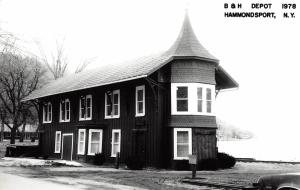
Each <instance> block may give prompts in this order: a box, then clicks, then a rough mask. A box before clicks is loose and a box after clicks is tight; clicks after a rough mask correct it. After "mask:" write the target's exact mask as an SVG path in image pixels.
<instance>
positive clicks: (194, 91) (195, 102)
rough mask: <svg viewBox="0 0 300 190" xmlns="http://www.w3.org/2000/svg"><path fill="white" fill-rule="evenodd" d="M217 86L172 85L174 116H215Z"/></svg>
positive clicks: (172, 110) (172, 109)
mask: <svg viewBox="0 0 300 190" xmlns="http://www.w3.org/2000/svg"><path fill="white" fill-rule="evenodd" d="M214 93H215V86H214V85H210V84H202V83H172V84H171V103H172V104H171V113H172V115H213V105H214V95H215V94H214Z"/></svg>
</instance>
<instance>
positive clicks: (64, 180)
mask: <svg viewBox="0 0 300 190" xmlns="http://www.w3.org/2000/svg"><path fill="white" fill-rule="evenodd" d="M51 181H53V182H56V183H61V184H65V185H72V187H73V188H75V189H87V187H93V189H122V190H133V189H135V190H144V189H143V188H139V187H132V186H128V185H121V184H117V183H116V181H114V183H112V182H107V181H105V179H104V178H102V180H101V181H94V180H87V179H74V178H68V177H56V178H54V179H51Z"/></svg>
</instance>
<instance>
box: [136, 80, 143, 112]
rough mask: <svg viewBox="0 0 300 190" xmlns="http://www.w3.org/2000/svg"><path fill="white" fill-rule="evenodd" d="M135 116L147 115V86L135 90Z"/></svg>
mask: <svg viewBox="0 0 300 190" xmlns="http://www.w3.org/2000/svg"><path fill="white" fill-rule="evenodd" d="M135 115H136V116H137V117H139V116H144V115H145V85H143V86H137V87H136V89H135Z"/></svg>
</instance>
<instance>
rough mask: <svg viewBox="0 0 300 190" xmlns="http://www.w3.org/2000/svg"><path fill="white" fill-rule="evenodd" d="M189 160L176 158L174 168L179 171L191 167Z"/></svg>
mask: <svg viewBox="0 0 300 190" xmlns="http://www.w3.org/2000/svg"><path fill="white" fill-rule="evenodd" d="M190 167H191V166H190V164H189V161H188V160H176V161H174V169H175V170H179V171H185V170H189V169H190Z"/></svg>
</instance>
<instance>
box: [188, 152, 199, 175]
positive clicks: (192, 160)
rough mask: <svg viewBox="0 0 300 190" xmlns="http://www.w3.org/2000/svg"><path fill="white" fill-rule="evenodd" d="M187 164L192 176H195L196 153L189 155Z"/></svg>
mask: <svg viewBox="0 0 300 190" xmlns="http://www.w3.org/2000/svg"><path fill="white" fill-rule="evenodd" d="M189 164H190V165H191V167H192V178H193V179H194V178H196V171H197V155H192V154H190V155H189Z"/></svg>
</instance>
